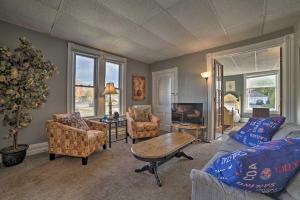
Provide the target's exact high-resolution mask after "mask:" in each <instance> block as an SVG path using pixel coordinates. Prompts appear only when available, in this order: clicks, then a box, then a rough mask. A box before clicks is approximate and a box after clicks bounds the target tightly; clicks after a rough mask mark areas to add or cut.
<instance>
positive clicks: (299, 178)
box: [190, 123, 300, 200]
mask: <svg viewBox="0 0 300 200" xmlns="http://www.w3.org/2000/svg"><path fill="white" fill-rule="evenodd" d="M235 132H236V131H233V132H231V133H229V136H230V135H232V134H235ZM287 137H300V126H299V125H296V124H293V123H285V124H283V125H282V126H281V128H280V129H279V130H278V131H277V132H276V134H275V135H274V136H273V138H272V140H278V139H283V138H287ZM244 148H249V147H247V146H246V145H244V144H242V143H239V142H237V141H236V140H234V139H233V138H231V137H228V136H227V138H226V139H225V140H224V142H222V144H221V145H220V147H219V149H218V152H217V153H216V154H215V155H214V156H213V157H212V158H211V160H210V161H209V162H208V163H207V164H206V165H205V166H204V167H203V168H202V169H201V170H199V169H192V171H191V173H190V178H191V180H192V198H191V199H192V200H274V199H277V200H298V199H300V172H298V174H297V175H296V176H295V178H294V179H293V180H292V181H290V182H289V184H288V186H287V187H286V188H285V190H284V191H282V192H281V193H278V194H273V195H265V194H261V193H254V192H246V191H243V190H239V189H237V188H234V187H230V186H228V185H226V184H225V183H223V182H220V181H219V180H218V179H217V178H215V177H214V176H212V175H210V174H208V173H206V172H205V170H206V169H207V168H208V167H209V166H210V165H211V164H212V163H213V162H214V160H215V159H217V158H218V157H220V156H222V155H224V154H226V153H228V152H232V151H235V150H240V149H244ZM291 182H293V183H292V184H291ZM295 196H297V197H296V198H295Z"/></svg>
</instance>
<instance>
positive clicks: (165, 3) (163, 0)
mask: <svg viewBox="0 0 300 200" xmlns="http://www.w3.org/2000/svg"><path fill="white" fill-rule="evenodd" d="M155 1H156V2H157V3H158V4H159V5H160V6H162V7H163V8H165V9H167V8H170V7H172V6H174V5H176V4H177V3H178V2H180V1H184V0H155Z"/></svg>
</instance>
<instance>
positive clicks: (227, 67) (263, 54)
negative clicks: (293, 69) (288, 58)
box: [217, 47, 280, 76]
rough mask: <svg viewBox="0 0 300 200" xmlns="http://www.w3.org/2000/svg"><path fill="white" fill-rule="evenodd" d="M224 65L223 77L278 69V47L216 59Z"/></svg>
mask: <svg viewBox="0 0 300 200" xmlns="http://www.w3.org/2000/svg"><path fill="white" fill-rule="evenodd" d="M217 60H218V61H219V62H220V63H221V64H223V65H224V76H231V75H237V74H248V73H255V72H264V71H272V70H279V69H280V47H272V48H268V49H262V50H257V51H251V52H247V53H241V54H236V55H226V56H223V57H220V58H218V59H217Z"/></svg>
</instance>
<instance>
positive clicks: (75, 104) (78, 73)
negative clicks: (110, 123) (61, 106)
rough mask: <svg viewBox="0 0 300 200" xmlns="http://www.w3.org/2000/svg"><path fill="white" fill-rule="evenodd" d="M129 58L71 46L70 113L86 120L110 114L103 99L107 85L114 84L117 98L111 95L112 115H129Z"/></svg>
mask: <svg viewBox="0 0 300 200" xmlns="http://www.w3.org/2000/svg"><path fill="white" fill-rule="evenodd" d="M126 64H127V60H126V58H122V57H119V56H115V55H112V54H109V53H106V52H102V51H99V50H96V49H91V48H88V47H83V46H80V45H77V44H73V43H68V74H67V75H68V87H67V111H68V113H73V112H80V114H81V116H83V117H98V116H99V117H102V116H103V115H104V114H105V113H108V96H107V99H106V97H104V96H103V95H102V93H103V91H104V89H105V84H106V83H108V82H113V83H114V85H115V87H116V89H117V91H118V94H116V95H112V100H113V102H112V103H113V112H119V113H120V114H121V115H123V114H124V113H125V112H126V91H125V90H123V88H126Z"/></svg>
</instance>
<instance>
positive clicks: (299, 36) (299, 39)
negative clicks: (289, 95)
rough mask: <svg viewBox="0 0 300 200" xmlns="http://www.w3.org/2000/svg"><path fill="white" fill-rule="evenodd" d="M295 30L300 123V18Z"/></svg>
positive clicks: (297, 96)
mask: <svg viewBox="0 0 300 200" xmlns="http://www.w3.org/2000/svg"><path fill="white" fill-rule="evenodd" d="M294 30H295V38H294V39H295V65H296V73H295V76H296V77H295V80H296V83H295V97H296V100H295V102H296V108H297V112H296V119H297V123H298V124H300V78H299V77H300V19H299V20H298V23H297V24H296V25H295V27H294Z"/></svg>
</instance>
